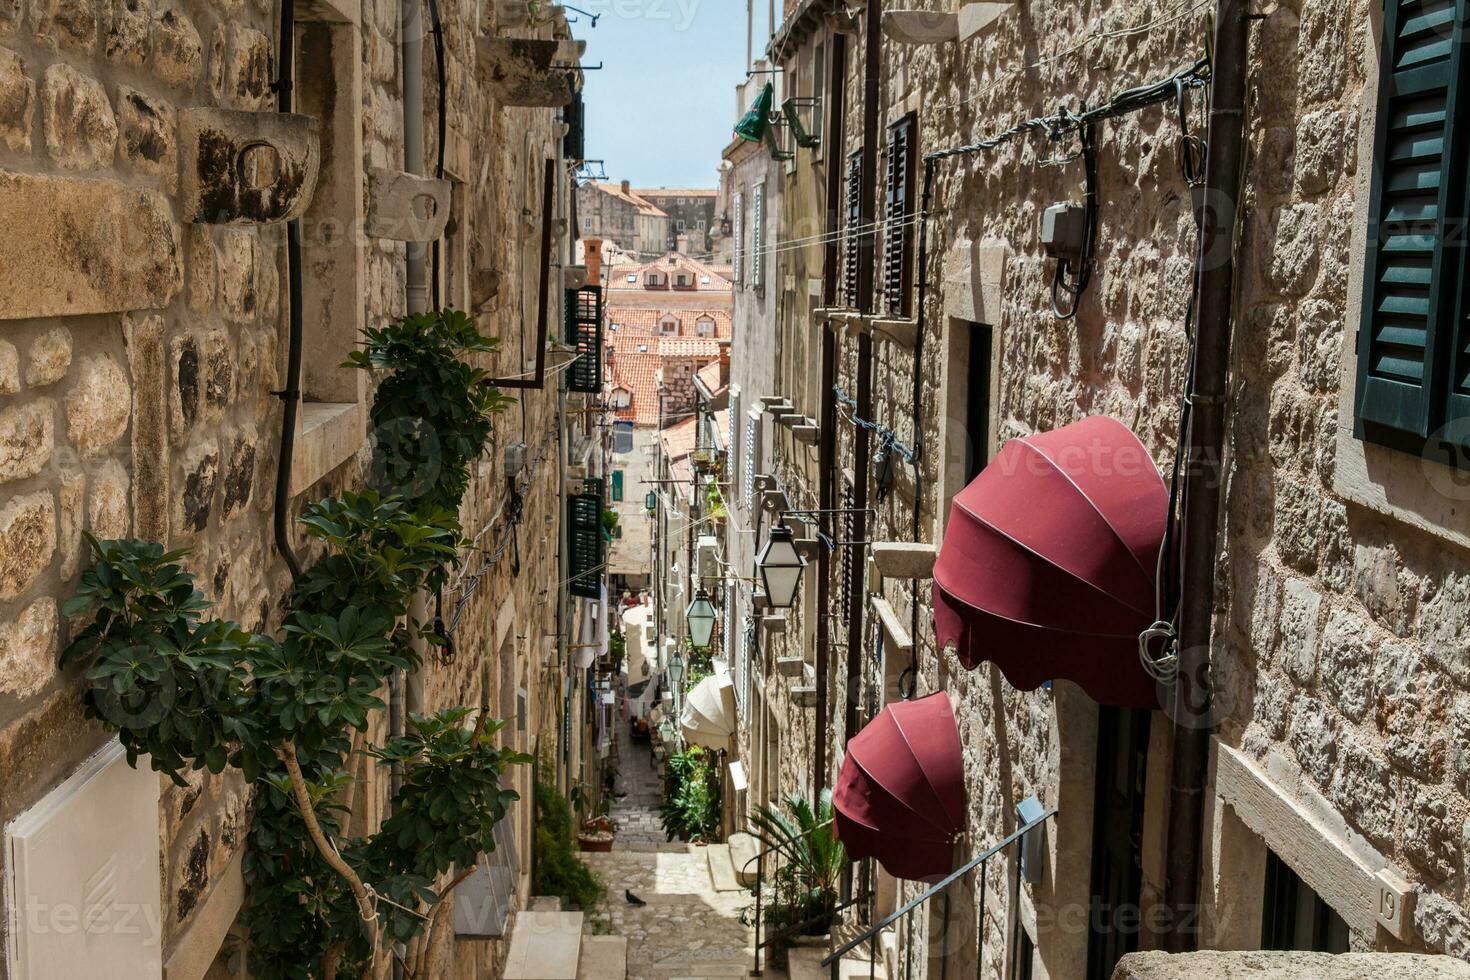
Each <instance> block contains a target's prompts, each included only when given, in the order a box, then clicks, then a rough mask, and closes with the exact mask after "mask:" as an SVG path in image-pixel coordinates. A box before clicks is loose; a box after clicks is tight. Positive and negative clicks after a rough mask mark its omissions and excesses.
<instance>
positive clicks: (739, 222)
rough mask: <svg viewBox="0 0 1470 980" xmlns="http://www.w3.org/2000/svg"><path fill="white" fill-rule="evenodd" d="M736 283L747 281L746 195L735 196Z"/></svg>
mask: <svg viewBox="0 0 1470 980" xmlns="http://www.w3.org/2000/svg"><path fill="white" fill-rule="evenodd" d="M734 231H735V268H734V270H733V271H734V275H735V283H736V285H739V284H741V283H743V282H744V281H745V195H743V194H741V193H739V192H737V193H736V194H735V229H734Z"/></svg>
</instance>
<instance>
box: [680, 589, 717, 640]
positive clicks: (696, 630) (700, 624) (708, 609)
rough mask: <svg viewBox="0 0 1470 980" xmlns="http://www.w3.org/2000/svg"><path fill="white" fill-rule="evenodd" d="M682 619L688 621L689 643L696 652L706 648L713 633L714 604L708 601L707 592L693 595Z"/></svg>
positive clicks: (701, 590)
mask: <svg viewBox="0 0 1470 980" xmlns="http://www.w3.org/2000/svg"><path fill="white" fill-rule="evenodd" d="M684 618H685V619H686V620H688V621H689V642H690V643H691V644H692V645H693V646H694V648H695V649H696V650H703V649H705V648H707V647H708V646H709V642H710V638H711V637H712V636H714V632H715V604H714V603H713V602H710V601H709V593H708V592H706V591H704V589H700V590H699V591H698V592H696V593H694V601H693V602H691V603H689V608H688V609H687V610H685V612H684Z"/></svg>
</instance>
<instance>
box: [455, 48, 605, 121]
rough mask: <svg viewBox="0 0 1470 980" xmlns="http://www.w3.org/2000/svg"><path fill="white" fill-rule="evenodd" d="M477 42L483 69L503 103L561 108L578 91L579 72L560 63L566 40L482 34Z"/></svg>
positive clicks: (493, 90) (492, 89)
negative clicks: (563, 67)
mask: <svg viewBox="0 0 1470 980" xmlns="http://www.w3.org/2000/svg"><path fill="white" fill-rule="evenodd" d="M477 43H478V48H479V55H480V70H481V71H482V72H484V73H485V77H486V79H487V80H488V82H489V84H490V88H491V91H492V92H493V93H494V94H495V97H496V99H497V100H498V101H499V102H500V103H501V104H502V105H508V106H532V107H540V108H560V107H561V106H564V105H567V104H569V103H570V102H571V101H572V98H573V97H574V96H575V95H576V94H577V89H578V85H579V78H580V76H579V73H578V72H575V71H566V70H562V69H559V68H557V67H556V61H557V59H558V57H559V56H560V55H561V54H562V53H563V48H562V47H561V45H562V43H563V42H561V41H550V40H536V39H532V38H523V37H482V38H480V39H479V41H478V42H477Z"/></svg>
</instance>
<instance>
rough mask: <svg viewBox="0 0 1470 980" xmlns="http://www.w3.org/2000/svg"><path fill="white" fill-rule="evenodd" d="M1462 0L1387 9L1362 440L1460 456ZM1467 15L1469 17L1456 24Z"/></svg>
mask: <svg viewBox="0 0 1470 980" xmlns="http://www.w3.org/2000/svg"><path fill="white" fill-rule="evenodd" d="M1465 7H1466V4H1465V2H1464V0H1387V2H1386V3H1385V5H1384V27H1383V36H1384V45H1383V47H1384V52H1383V58H1382V63H1381V65H1380V71H1379V79H1378V89H1379V90H1378V116H1377V132H1376V133H1375V134H1374V146H1373V173H1372V183H1371V185H1370V196H1369V204H1368V236H1367V249H1366V268H1365V270H1364V275H1363V307H1362V316H1361V321H1360V327H1359V330H1358V377H1357V390H1356V392H1355V418H1354V422H1355V433H1356V434H1357V435H1358V437H1359V438H1361V439H1364V440H1366V441H1369V442H1375V443H1379V444H1382V445H1390V446H1394V447H1396V448H1402V449H1407V450H1411V451H1421V450H1423V449H1426V448H1428V449H1431V450H1434V451H1438V450H1442V449H1446V448H1447V447H1446V445H1445V444H1446V442H1449V441H1452V442H1454V443H1457V444H1459V445H1458V446H1454V447H1448V454H1449V455H1450V456H1451V459H1452V461H1454V460H1458V459H1460V458H1462V448H1461V447H1463V445H1464V444H1466V443H1470V439H1467V438H1466V436H1467V433H1465V432H1464V431H1460V432H1457V433H1456V434H1455V436H1454V437H1453V438H1452V440H1449V439H1446V438H1445V436H1444V434H1443V430H1444V427H1445V426H1446V425H1448V424H1451V423H1460V424H1461V425H1463V424H1465V423H1467V422H1470V325H1467V324H1466V322H1465V311H1464V309H1463V303H1464V299H1465V296H1466V290H1467V288H1470V269H1467V267H1466V264H1465V233H1466V226H1467V202H1466V188H1465V181H1464V180H1463V175H1464V173H1465V170H1466V167H1467V166H1470V106H1467V105H1466V104H1465V103H1464V101H1463V100H1461V99H1456V98H1455V97H1454V96H1455V93H1456V90H1457V88H1458V90H1459V91H1460V92H1464V91H1466V88H1465V85H1464V83H1465V77H1464V76H1465V72H1466V68H1467V65H1470V59H1467V58H1466V57H1465V55H1464V48H1465V45H1464V44H1463V43H1462V39H1461V34H1462V33H1463V31H1464V28H1463V26H1462V25H1461V24H1460V23H1459V22H1460V21H1461V20H1462V19H1463V13H1464V10H1465ZM1457 14H1458V15H1459V16H1457Z"/></svg>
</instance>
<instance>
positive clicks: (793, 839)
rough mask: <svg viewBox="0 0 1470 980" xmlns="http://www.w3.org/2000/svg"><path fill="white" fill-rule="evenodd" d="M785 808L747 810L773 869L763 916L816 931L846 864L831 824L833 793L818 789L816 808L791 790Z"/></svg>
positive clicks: (829, 907)
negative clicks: (771, 894)
mask: <svg viewBox="0 0 1470 980" xmlns="http://www.w3.org/2000/svg"><path fill="white" fill-rule="evenodd" d="M785 810H786V811H787V812H785V813H783V812H782V811H781V809H780V808H778V807H776V806H775V805H771V804H767V805H765V806H759V807H756V808H755V809H754V810H752V811H751V812H750V833H751V834H752V835H753V836H754V837H755V838H756V840H758V841H759V842H760V844H761V848H762V849H763V850H767V851H770V852H771V855H770V858H769V859H768V860H773V861H774V862H775V864H776V868H777V869H776V871H775V873H774V874H773V875H772V876H771V877H772V881H773V883H774V885H775V893H776V894H775V898H774V901H773V902H772V903H771V906H770V908H769V911H768V913H767V915H768V917H769V919H770V920H771V921H772V923H773V924H777V923H779V924H783V925H791V926H793V927H798V926H804V927H808V928H810V927H815V928H817V929H818V931H821V929H823V928H824V927H825V926H826V925H828V924H829V922H828V921H827V920H828V919H829V918H830V916H831V914H832V912H833V911H834V907H835V906H836V904H837V882H838V878H839V876H840V875H841V874H842V869H843V868H844V867H846V866H847V851H846V849H845V848H843V846H842V842H841V841H840V840H838V839H837V835H836V833H835V831H834V828H833V824H832V793H831V791H830V790H823V791H822V795H821V796H820V797H819V798H818V800H817V805H816V807H815V808H813V807H812V805H811V803H810V802H809V801H808V800H806V799H804V798H803V797H801V796H798V795H795V794H792V795H791V796H788V797H787V798H786V800H785ZM799 931H808V929H806V928H803V929H800V930H799Z"/></svg>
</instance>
